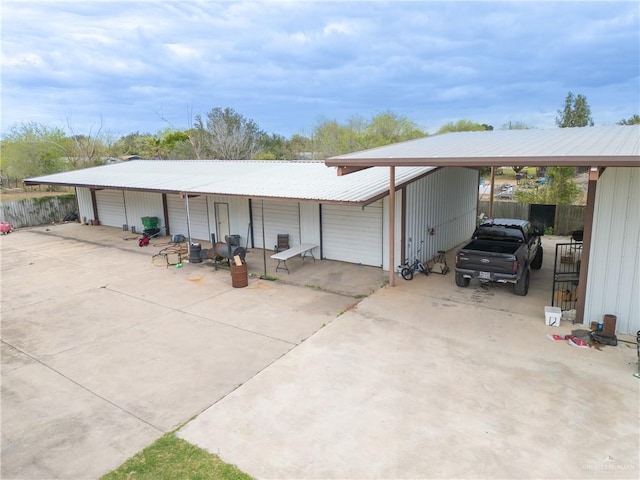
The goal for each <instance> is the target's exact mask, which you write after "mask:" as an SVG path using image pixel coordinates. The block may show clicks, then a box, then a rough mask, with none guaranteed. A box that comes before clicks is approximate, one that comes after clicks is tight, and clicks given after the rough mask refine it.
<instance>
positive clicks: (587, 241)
mask: <svg viewBox="0 0 640 480" xmlns="http://www.w3.org/2000/svg"><path fill="white" fill-rule="evenodd" d="M598 177H599V169H598V168H597V167H593V168H591V170H590V171H589V183H588V186H587V206H586V208H585V212H584V227H583V228H584V233H583V235H582V255H581V259H580V260H581V261H580V275H579V276H578V288H577V290H576V294H577V295H578V301H577V302H576V319H575V321H574V323H584V306H585V304H586V299H585V296H586V293H587V275H588V274H589V255H590V251H591V233H592V232H593V212H594V210H595V204H596V187H597V185H598Z"/></svg>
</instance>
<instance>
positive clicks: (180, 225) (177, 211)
mask: <svg viewBox="0 0 640 480" xmlns="http://www.w3.org/2000/svg"><path fill="white" fill-rule="evenodd" d="M167 210H168V211H169V224H170V228H171V234H172V235H177V234H182V235H184V236H185V237H186V236H187V235H188V234H189V230H188V229H187V210H186V199H183V198H180V195H167ZM189 218H190V219H191V222H190V226H191V240H201V241H207V242H210V241H211V235H210V233H209V216H208V213H207V198H206V197H205V196H200V197H191V198H189Z"/></svg>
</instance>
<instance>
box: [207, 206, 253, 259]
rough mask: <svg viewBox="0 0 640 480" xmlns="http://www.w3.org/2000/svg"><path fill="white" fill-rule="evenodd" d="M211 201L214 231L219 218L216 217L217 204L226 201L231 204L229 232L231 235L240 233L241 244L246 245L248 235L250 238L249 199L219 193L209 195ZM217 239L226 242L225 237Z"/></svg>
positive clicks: (210, 217)
mask: <svg viewBox="0 0 640 480" xmlns="http://www.w3.org/2000/svg"><path fill="white" fill-rule="evenodd" d="M207 199H208V201H209V223H210V225H211V229H212V230H213V232H212V233H214V232H215V225H216V224H217V219H216V218H215V204H216V203H226V204H227V205H229V232H230V234H231V235H240V244H241V245H242V246H243V247H244V246H245V245H247V235H249V238H250V235H251V234H250V232H249V222H250V218H251V217H250V216H249V200H248V199H246V198H239V197H223V196H218V195H209V196H208V197H207ZM217 241H221V242H224V238H221V239H217Z"/></svg>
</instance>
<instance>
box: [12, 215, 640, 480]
mask: <svg viewBox="0 0 640 480" xmlns="http://www.w3.org/2000/svg"><path fill="white" fill-rule="evenodd" d="M76 238H80V239H81V240H80V241H78V240H76ZM126 238H127V237H126V236H125V234H124V233H122V232H118V231H117V229H113V228H108V227H83V226H78V225H75V224H71V225H60V226H55V227H50V228H38V229H32V230H24V231H19V232H16V233H13V234H11V235H9V236H6V237H1V238H0V254H1V255H2V258H1V260H2V304H1V306H2V344H1V348H2V352H1V353H2V472H1V473H2V475H1V476H2V478H33V479H36V478H37V479H41V478H68V479H78V478H96V477H99V476H100V475H102V474H104V473H106V472H108V471H110V470H111V469H113V468H115V467H117V466H118V465H120V464H121V463H122V462H123V461H124V460H126V459H127V458H128V457H130V456H131V455H133V454H135V453H137V452H138V451H140V450H141V449H142V448H144V447H146V446H147V445H148V444H150V443H151V442H153V441H154V440H155V439H156V438H158V437H159V436H161V435H162V434H163V433H164V432H167V431H170V430H173V429H175V428H176V427H178V426H180V425H182V424H183V423H185V422H187V421H188V420H189V419H192V418H193V417H194V416H195V417H196V418H195V419H194V420H192V421H190V422H189V423H187V425H186V426H185V427H184V428H182V429H181V431H180V435H181V436H182V437H183V438H185V439H187V440H188V441H191V442H193V443H196V444H198V445H200V446H202V447H204V448H206V449H208V450H209V451H211V452H213V453H217V454H220V455H221V456H222V458H223V459H224V460H226V461H228V462H231V463H234V464H237V465H238V466H239V467H240V468H241V469H242V470H244V471H246V472H247V473H250V474H252V475H255V476H257V477H261V478H292V479H293V478H296V479H300V478H374V477H375V478H636V477H637V474H638V450H639V444H638V435H637V432H638V426H639V419H638V413H639V412H638V401H639V395H638V384H639V382H638V380H637V379H635V378H634V377H633V376H632V375H631V373H632V372H635V371H636V368H637V367H636V363H635V362H636V356H635V355H636V353H635V345H631V344H625V343H621V344H620V346H619V347H615V348H613V347H604V348H603V349H602V350H595V349H589V350H582V349H576V348H573V347H570V346H569V345H568V344H567V343H566V342H555V341H552V340H549V339H548V338H547V337H546V334H547V333H569V332H570V331H571V329H572V328H575V326H573V325H571V324H566V323H564V324H563V325H562V326H561V327H560V328H555V329H554V328H551V327H545V326H544V315H543V307H544V305H545V304H547V303H548V302H549V298H550V292H551V284H550V268H551V267H550V266H549V265H548V263H549V262H551V261H552V260H551V259H550V257H549V256H548V257H547V260H546V263H547V264H546V265H545V266H544V267H543V270H541V271H540V272H536V274H534V276H533V278H532V283H531V291H530V294H529V295H528V296H527V297H516V296H514V295H513V294H512V289H511V288H509V287H508V286H490V287H488V288H484V287H481V286H480V285H478V284H473V283H472V285H471V286H470V287H469V288H468V289H459V288H456V287H455V284H454V282H453V276H452V275H451V274H449V275H447V276H439V275H431V276H429V277H423V276H420V277H416V279H414V280H413V281H411V282H405V281H403V280H401V279H399V280H398V284H397V287H395V288H389V287H385V288H382V289H379V290H377V291H376V293H374V294H373V295H371V296H369V297H368V298H366V299H365V300H363V301H362V302H360V303H359V304H358V305H357V306H356V307H355V308H354V307H353V306H354V304H355V303H356V302H357V301H358V299H359V298H361V297H362V296H366V295H368V294H369V293H371V291H374V290H376V289H378V288H380V285H381V284H382V280H381V279H383V278H384V274H382V273H381V272H380V270H379V269H368V268H363V267H359V266H356V265H345V264H340V263H338V262H327V261H322V262H316V264H315V265H310V264H304V265H303V264H302V263H298V264H296V263H295V262H294V263H293V267H294V268H292V271H291V274H290V275H284V276H283V279H284V280H286V281H287V282H290V283H291V285H289V284H283V283H282V282H275V283H274V282H268V281H261V280H257V279H255V278H251V279H250V280H249V287H248V288H243V289H233V288H231V279H230V275H229V272H228V271H217V272H215V271H213V269H212V268H211V267H210V266H208V265H204V264H199V265H185V267H184V268H182V269H176V268H158V267H155V266H153V265H152V264H151V262H150V254H151V253H153V250H152V249H151V247H148V248H142V249H141V248H139V247H137V244H136V243H135V242H131V241H127V240H126ZM545 241H549V242H551V241H553V239H547V238H545ZM546 251H547V252H549V251H551V249H547V250H546ZM248 259H249V267H250V270H257V271H259V270H260V267H261V262H262V256H261V252H260V251H257V252H256V251H254V252H252V253H251V254H250V256H249V257H248ZM273 268H274V266H273V265H272V264H269V265H268V269H269V273H273V271H272V269H273ZM310 287H311V288H310ZM327 290H331V291H337V292H340V291H342V292H347V295H338V294H333V293H327ZM343 312H344V314H342V315H340V313H343ZM323 325H326V326H324V328H321V327H322V326H323ZM628 340H631V339H628Z"/></svg>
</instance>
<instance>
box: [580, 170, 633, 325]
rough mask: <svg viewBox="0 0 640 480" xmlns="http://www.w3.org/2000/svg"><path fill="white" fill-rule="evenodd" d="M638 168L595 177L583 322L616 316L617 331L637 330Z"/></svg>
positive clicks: (609, 172)
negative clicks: (592, 228) (592, 226)
mask: <svg viewBox="0 0 640 480" xmlns="http://www.w3.org/2000/svg"><path fill="white" fill-rule="evenodd" d="M639 205H640V171H639V169H638V168H614V167H609V168H607V169H606V170H605V172H604V173H603V175H602V177H601V178H600V179H599V180H598V186H597V190H596V203H595V211H594V219H593V224H594V231H593V235H592V243H591V254H590V257H589V274H588V279H587V292H586V298H585V315H584V323H585V324H587V325H588V324H589V323H590V322H595V321H597V322H602V319H603V316H604V315H605V314H611V315H616V316H617V323H616V327H617V330H618V332H622V333H628V334H634V335H635V333H636V332H637V331H638V330H640V295H639V294H638V292H640V250H639V249H638V245H640V213H639V208H638V207H639Z"/></svg>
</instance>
